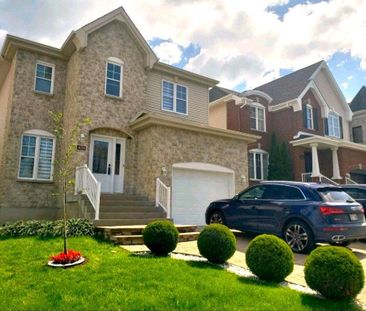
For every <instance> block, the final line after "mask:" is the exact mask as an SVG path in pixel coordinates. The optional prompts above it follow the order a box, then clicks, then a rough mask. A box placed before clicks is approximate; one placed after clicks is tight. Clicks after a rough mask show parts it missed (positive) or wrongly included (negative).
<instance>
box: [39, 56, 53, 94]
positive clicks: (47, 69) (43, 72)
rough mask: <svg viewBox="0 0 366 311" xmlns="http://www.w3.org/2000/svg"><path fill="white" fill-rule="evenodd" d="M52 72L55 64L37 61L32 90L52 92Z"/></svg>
mask: <svg viewBox="0 0 366 311" xmlns="http://www.w3.org/2000/svg"><path fill="white" fill-rule="evenodd" d="M54 74H55V65H53V64H47V63H43V62H37V64H36V76H35V81H34V90H35V91H36V92H41V93H46V94H53V80H54Z"/></svg>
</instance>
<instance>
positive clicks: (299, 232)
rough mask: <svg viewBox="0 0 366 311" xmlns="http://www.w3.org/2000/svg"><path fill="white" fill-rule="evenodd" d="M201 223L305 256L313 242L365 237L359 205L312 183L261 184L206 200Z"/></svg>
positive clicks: (343, 241) (339, 192)
mask: <svg viewBox="0 0 366 311" xmlns="http://www.w3.org/2000/svg"><path fill="white" fill-rule="evenodd" d="M206 223H207V224H210V223H221V224H224V225H226V226H228V227H229V228H231V229H237V230H241V231H245V232H254V233H270V234H275V235H277V236H279V237H282V238H283V239H284V240H285V241H286V242H287V244H288V245H289V246H290V247H291V249H292V250H293V251H294V252H296V253H308V252H309V251H311V250H312V249H313V248H314V247H315V243H317V242H325V243H330V244H337V245H343V246H344V245H347V244H349V243H351V242H352V241H354V240H358V239H364V238H366V223H365V216H364V211H363V208H362V206H361V205H360V204H359V203H357V202H356V201H354V200H353V199H352V198H351V197H350V196H349V195H348V194H347V193H345V192H344V191H343V190H342V189H341V188H339V187H336V186H332V185H328V184H318V183H300V182H288V181H283V182H281V181H276V182H275V181H273V182H262V183H260V184H258V185H256V186H253V187H250V188H248V189H246V190H244V191H242V192H240V193H239V194H237V195H236V196H234V197H233V198H232V199H227V200H219V201H215V202H212V203H211V204H210V205H209V207H208V208H207V210H206Z"/></svg>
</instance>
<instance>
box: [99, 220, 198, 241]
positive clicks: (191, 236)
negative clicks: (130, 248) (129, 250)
mask: <svg viewBox="0 0 366 311" xmlns="http://www.w3.org/2000/svg"><path fill="white" fill-rule="evenodd" d="M96 228H97V231H98V232H101V234H102V235H103V236H104V238H106V239H109V240H111V241H113V242H115V243H116V244H120V245H140V244H144V240H143V237H142V230H143V229H144V228H145V225H135V226H131V225H130V226H97V227H96ZM176 228H177V229H178V231H179V242H187V241H195V240H197V238H198V235H199V232H198V227H197V226H195V225H176Z"/></svg>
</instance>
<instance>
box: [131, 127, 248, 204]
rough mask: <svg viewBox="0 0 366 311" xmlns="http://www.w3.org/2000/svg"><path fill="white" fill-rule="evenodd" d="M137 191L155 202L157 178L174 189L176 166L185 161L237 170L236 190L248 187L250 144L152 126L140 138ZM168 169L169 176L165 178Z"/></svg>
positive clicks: (137, 156) (137, 151)
mask: <svg viewBox="0 0 366 311" xmlns="http://www.w3.org/2000/svg"><path fill="white" fill-rule="evenodd" d="M136 139H137V141H136V155H135V157H136V161H137V175H136V192H137V194H141V195H148V197H149V199H150V200H154V199H155V179H156V177H159V178H160V179H162V180H163V182H164V183H165V184H166V185H168V186H171V181H172V165H173V164H175V163H182V162H205V163H210V164H216V165H221V166H224V167H227V168H230V169H232V170H234V172H235V191H236V192H238V191H240V190H242V189H244V188H246V187H247V186H248V183H247V182H245V183H242V181H241V177H240V176H242V175H244V176H248V175H247V173H248V172H247V170H248V168H247V145H246V143H245V142H243V141H241V140H238V139H233V138H225V137H219V136H215V135H211V134H204V133H197V132H192V131H188V130H181V129H174V128H169V127H165V126H158V125H156V126H151V127H149V128H147V129H144V130H142V131H140V132H139V133H138V135H136ZM162 167H166V168H167V170H168V174H167V176H166V177H164V176H162V175H161V168H162Z"/></svg>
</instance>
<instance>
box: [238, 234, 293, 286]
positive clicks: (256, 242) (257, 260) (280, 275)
mask: <svg viewBox="0 0 366 311" xmlns="http://www.w3.org/2000/svg"><path fill="white" fill-rule="evenodd" d="M245 260H246V263H247V265H248V267H249V269H250V270H251V271H252V272H253V273H254V274H255V275H256V276H258V277H259V278H260V279H262V280H266V281H270V282H282V281H283V280H284V279H285V278H286V277H287V276H288V275H289V274H290V273H291V272H292V270H293V269H294V254H293V253H292V251H291V248H290V247H289V246H288V245H287V243H286V242H285V241H283V240H282V239H280V238H278V237H276V236H274V235H268V234H262V235H259V236H257V237H256V238H254V239H253V240H252V241H251V242H250V243H249V246H248V249H247V251H246V253H245Z"/></svg>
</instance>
